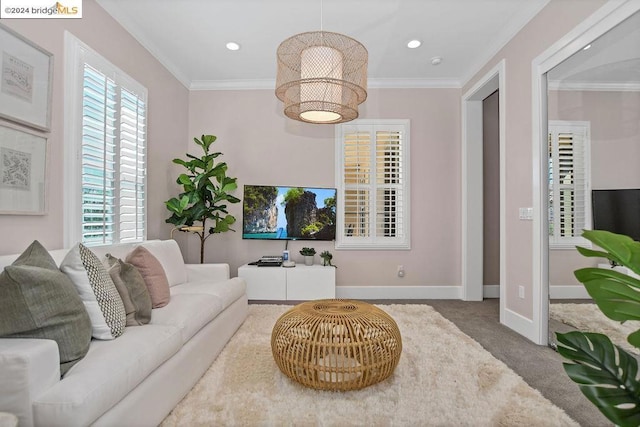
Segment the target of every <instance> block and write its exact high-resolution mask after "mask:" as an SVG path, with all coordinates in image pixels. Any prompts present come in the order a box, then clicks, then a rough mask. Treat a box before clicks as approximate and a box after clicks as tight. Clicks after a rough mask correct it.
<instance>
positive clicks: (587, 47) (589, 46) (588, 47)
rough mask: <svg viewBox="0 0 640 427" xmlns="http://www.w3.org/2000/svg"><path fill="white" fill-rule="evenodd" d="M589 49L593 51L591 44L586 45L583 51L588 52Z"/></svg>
mask: <svg viewBox="0 0 640 427" xmlns="http://www.w3.org/2000/svg"><path fill="white" fill-rule="evenodd" d="M587 49H591V45H590V44H588V45H586V46H585V47H583V48H582V50H587Z"/></svg>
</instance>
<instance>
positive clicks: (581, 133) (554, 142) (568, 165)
mask: <svg viewBox="0 0 640 427" xmlns="http://www.w3.org/2000/svg"><path fill="white" fill-rule="evenodd" d="M589 151H590V150H589V123H588V122H564V121H551V122H549V245H550V247H552V248H573V247H574V246H575V245H576V244H584V242H585V240H584V239H583V238H582V237H580V235H581V234H582V230H584V229H590V228H591V189H590V183H589V171H590V167H589Z"/></svg>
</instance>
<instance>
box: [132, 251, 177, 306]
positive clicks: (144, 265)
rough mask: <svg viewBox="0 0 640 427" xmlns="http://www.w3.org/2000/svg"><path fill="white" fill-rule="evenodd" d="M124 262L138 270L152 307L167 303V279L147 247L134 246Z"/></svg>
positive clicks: (168, 291) (168, 294)
mask: <svg viewBox="0 0 640 427" xmlns="http://www.w3.org/2000/svg"><path fill="white" fill-rule="evenodd" d="M125 262H127V263H129V264H131V265H133V266H134V267H135V268H136V269H138V271H139V272H140V275H141V276H142V278H143V279H144V283H145V285H146V286H147V290H148V291H149V295H150V296H151V306H152V307H153V308H160V307H164V306H165V305H167V304H169V299H170V298H171V293H170V290H169V279H168V278H167V274H166V273H165V271H164V268H162V264H161V263H160V261H159V260H158V258H156V257H155V256H153V254H152V253H151V252H150V251H149V249H147V248H145V247H144V246H136V247H135V249H134V250H132V251H131V252H130V253H129V254H128V255H127V257H126V258H125Z"/></svg>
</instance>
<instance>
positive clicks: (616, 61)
mask: <svg viewBox="0 0 640 427" xmlns="http://www.w3.org/2000/svg"><path fill="white" fill-rule="evenodd" d="M548 78H549V87H550V88H565V89H591V90H607V89H608V90H635V91H637V90H640V12H636V13H635V14H633V15H631V16H630V17H629V18H627V19H626V20H625V21H623V22H621V23H620V24H618V25H617V26H615V27H614V28H612V29H611V30H610V31H607V32H606V33H605V34H603V35H602V36H601V37H599V38H598V39H596V40H594V41H593V42H591V43H589V45H588V48H587V49H586V50H584V49H583V50H580V51H578V52H576V53H575V54H574V55H572V56H571V57H569V58H567V59H566V60H565V61H563V62H562V63H560V64H558V65H557V66H556V67H554V68H553V69H552V70H550V71H549V73H548Z"/></svg>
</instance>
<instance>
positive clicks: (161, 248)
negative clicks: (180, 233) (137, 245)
mask: <svg viewBox="0 0 640 427" xmlns="http://www.w3.org/2000/svg"><path fill="white" fill-rule="evenodd" d="M141 246H143V247H145V248H146V249H148V250H149V252H151V253H152V254H153V256H154V257H156V258H158V261H160V264H161V265H162V268H163V269H164V272H165V274H166V275H167V280H168V281H169V286H174V285H177V284H179V283H184V282H186V281H187V269H186V265H185V263H184V259H183V257H182V252H181V251H180V246H178V242H176V241H175V240H172V239H169V240H148V241H146V242H143V243H141Z"/></svg>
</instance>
